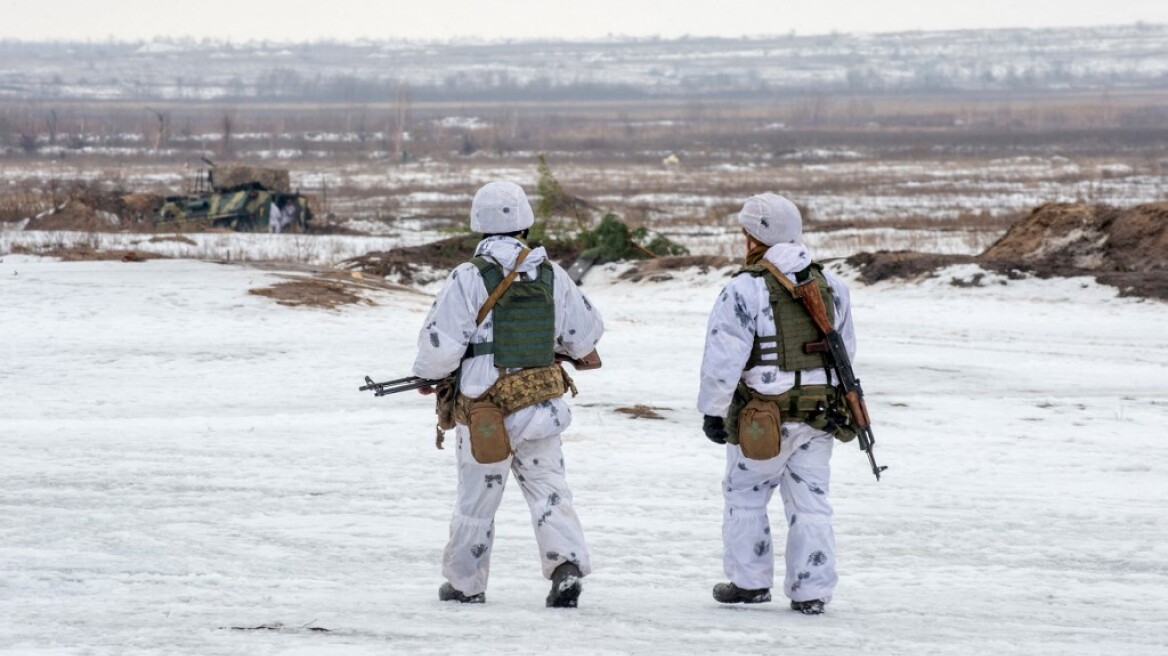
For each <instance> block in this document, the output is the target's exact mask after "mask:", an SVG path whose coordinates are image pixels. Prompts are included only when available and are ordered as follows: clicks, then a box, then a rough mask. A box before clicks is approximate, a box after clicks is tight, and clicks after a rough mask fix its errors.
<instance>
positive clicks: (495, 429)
mask: <svg viewBox="0 0 1168 656" xmlns="http://www.w3.org/2000/svg"><path fill="white" fill-rule="evenodd" d="M467 428H469V429H470V452H471V455H473V456H474V459H475V460H476V461H477V462H479V463H482V464H484V465H489V464H491V463H493V462H501V461H503V460H506V459H507V457H508V456H510V455H511V440H510V439H508V437H507V427H506V426H505V425H504V424H503V413H502V411H500V410H499V406H497V405H495V404H494V403H491V402H490V401H485V400H484V401H474V402H473V403H471V405H470V410H469V411H468V412H467Z"/></svg>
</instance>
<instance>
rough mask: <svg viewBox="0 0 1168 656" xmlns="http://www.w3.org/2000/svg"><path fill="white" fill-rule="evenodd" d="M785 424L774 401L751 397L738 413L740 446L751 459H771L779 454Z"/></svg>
mask: <svg viewBox="0 0 1168 656" xmlns="http://www.w3.org/2000/svg"><path fill="white" fill-rule="evenodd" d="M782 425H783V419H782V416H780V414H779V406H778V404H777V403H775V402H773V401H765V400H763V399H758V398H755V399H751V400H750V401H748V402H747V403H746V405H745V406H743V408H742V412H741V413H740V414H739V415H738V446H739V448H741V449H742V455H744V456H746V457H747V458H749V459H751V460H770V459H771V458H774V457H775V456H777V455H779V449H780V448H781V442H782V431H781V427H782Z"/></svg>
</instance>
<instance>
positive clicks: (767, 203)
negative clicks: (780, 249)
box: [738, 192, 803, 246]
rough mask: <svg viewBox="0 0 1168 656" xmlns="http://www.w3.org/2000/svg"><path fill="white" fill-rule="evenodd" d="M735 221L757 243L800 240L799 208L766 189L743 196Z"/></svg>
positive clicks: (800, 217) (801, 221)
mask: <svg viewBox="0 0 1168 656" xmlns="http://www.w3.org/2000/svg"><path fill="white" fill-rule="evenodd" d="M738 223H740V224H742V227H743V229H745V230H746V232H747V234H749V235H750V236H751V237H754V238H755V240H757V241H758V242H759V243H761V244H765V245H767V246H774V245H775V244H801V243H803V217H802V215H800V214H799V208H798V207H795V204H794V203H792V202H791V201H789V200H787V199H786V198H783V197H782V196H780V195H778V194H772V193H770V192H767V193H765V194H759V195H757V196H751V197H750V198H747V199H746V202H745V203H743V205H742V211H741V212H739V213H738Z"/></svg>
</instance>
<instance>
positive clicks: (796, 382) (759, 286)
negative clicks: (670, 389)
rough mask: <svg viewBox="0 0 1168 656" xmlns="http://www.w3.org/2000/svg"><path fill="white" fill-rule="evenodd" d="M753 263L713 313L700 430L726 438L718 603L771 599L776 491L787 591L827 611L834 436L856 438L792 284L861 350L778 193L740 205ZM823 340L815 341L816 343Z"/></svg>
mask: <svg viewBox="0 0 1168 656" xmlns="http://www.w3.org/2000/svg"><path fill="white" fill-rule="evenodd" d="M738 221H739V223H740V224H741V225H742V229H743V232H744V233H745V235H744V240H745V251H746V254H747V257H746V266H744V268H743V269H742V270H741V271H740V272H739V273H738V274H737V275H735V276H734V277H733V278H731V280H730V282H729V283H727V284H726V286H725V287H724V288H723V290H722V292H721V293H720V294H719V295H718V300H717V301H716V302H715V304H714V308H713V310H712V311H711V312H710V318H709V324H708V327H707V332H706V345H705V353H704V355H703V358H702V367H701V390H700V393H699V397H698V410H700V411H701V412H702V414H703V415H705V418H704V420H703V430H704V432H705V434H706V436H707V437H708V438H709V439H710V440H711V441H713V442H716V443H718V444H725V445H726V446H725V449H726V475H725V478H724V479H723V482H722V495H723V498H724V503H725V507H724V514H723V520H722V542H723V552H722V554H723V568H724V570H725V573H726V576H727V577H728V578H729V581H728V582H726V583H719V584H718V585H716V586H714V590H713V594H714V599H716V600H717V601H719V602H722V603H760V602H767V601H770V600H771V591H770V589H771V587H772V585H773V583H774V552H775V550H776V549H775V546H774V539H773V536H772V533H771V526H770V522H769V519H768V517H767V505H768V503H769V502H770V500H771V497H772V496H773V494H774V491H775V490H776V489H778V491H779V494H780V495H781V497H782V501H783V512H784V515H785V518H786V521H785V522H784V524H785V527H786V534H787V535H786V546H785V548H784V549H783V555H784V558H785V560H786V576H785V580H784V582H783V592H784V593H785V594H786V596H787V597H788V598H789V599H790V600H791V608H792V609H793V610H796V611H798V612H802V613H806V614H819V613H822V612H823V611H824V607H825V606H826V604H827V603H828V602H829V601H831V597H832V592H833V590H834V589H835V586H836V582H837V576H836V570H835V537H834V535H833V532H832V525H831V513H832V511H831V505H830V504H829V503H828V489H829V479H830V473H831V470H830V459H831V453H832V447H833V444H834V441H833V440H834V439H841V440H844V441H847V440H850V439H852V438H854V437H855V433H854V431H852V429H851V428H849V426H848V424H849V421H848V416H847V411H846V409H845V404H844V403H843V401H842V399H841V397H840V395H839V394H838V391H837V390H836V388H834V387H833V383H834V384H838V382H839V381H838V380H836V381H832V380H831V379H832V375H831V372H830V371H829V370H828V368H827V366H826V361H825V359H824V356H823V353H822V350H819V347H818V346H817V344H818V343H819V341H821V335H820V334H819V333H818V332H817V328H816V326H815V324H814V322H813V321H812V320H811V318H810V316H809V315H808V314H807V312H806V311H805V310H804V308H803V307H802V306H801V305H800V303H799V301H798V300H795V298H794V297H793V295H792V294H791V293H790V290H791V286H792V285H793V284H796V283H798V282H805V281H810V280H812V279H813V280H815V281H816V284H817V286H818V289H819V291H820V294H821V295H822V298H823V301H824V305H825V306H826V309H827V312H828V316H829V321H830V322H831V324H832V325H834V326H835V328H836V330H837V331H838V332H839V334H840V336H841V337H842V338H843V341H844V345H845V348H846V350H847V352H848V355H849V356H854V354H855V344H856V340H855V333H854V329H853V326H852V317H851V309H850V303H849V295H848V289H847V287H846V286H844V284H843V282H842V281H840V280H839V278H837V277H835V276H833V275H832V274H830V273H829V272H827V271H824V270H823V269H822V268H821V267H820V266H819V265H818V264H817V263H815V262H814V261H813V260H812V258H811V252H810V249H808V248H807V246H806V245H805V244H804V243H803V227H802V226H803V224H802V216H801V215H800V212H799V209H798V208H797V207H795V205H794V204H793V203H791V202H790V201H789V200H787V199H786V198H783V197H782V196H778V195H776V194H771V193H767V194H761V195H758V196H753V197H751V198H750V199H748V200H747V201H746V203H745V204H744V205H743V208H742V211H741V212H739V214H738ZM817 340H819V341H817Z"/></svg>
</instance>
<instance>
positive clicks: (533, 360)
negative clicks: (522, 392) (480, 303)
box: [470, 257, 556, 368]
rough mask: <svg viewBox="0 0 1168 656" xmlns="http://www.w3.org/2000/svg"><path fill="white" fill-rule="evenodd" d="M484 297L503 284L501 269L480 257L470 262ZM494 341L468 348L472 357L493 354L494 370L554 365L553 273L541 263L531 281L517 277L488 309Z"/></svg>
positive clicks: (554, 312) (554, 316)
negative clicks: (479, 281) (475, 269)
mask: <svg viewBox="0 0 1168 656" xmlns="http://www.w3.org/2000/svg"><path fill="white" fill-rule="evenodd" d="M471 263H473V264H474V265H475V266H476V267H478V270H479V273H481V274H482V276H483V284H485V285H486V287H487V295H488V296H489V295H490V294H491V293H493V292H494V291H495V288H496V287H498V286H499V283H501V282H503V278H504V277H505V276H504V275H503V268H502V267H500V266H499V265H498V264H495V263H494V262H491V261H490V260H487V259H485V258H483V257H476V258H474V259H472V260H471ZM491 311H492V312H493V313H494V314H493V322H494V341H491V342H484V343H482V344H472V345H471V347H470V352H471V354H472V355H485V354H487V353H494V354H495V366H496V367H507V368H513V367H546V366H548V365H551V364H554V363H555V361H556V354H555V347H556V304H555V272H554V271H553V270H552V265H551V264H550V263H548V262H546V261H545V262H542V263H540V265H539V275H538V276H537V277H536V278H535V280H525V279H524V278H523V276H519V277H517V278H516V279H515V280H514V281H513V282H512V283H511V286H510V287H508V288H507V291H505V292H503V295H502V296H500V297H499V300H498V301H497V302H496V303H495V307H494V308H492V309H491Z"/></svg>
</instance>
